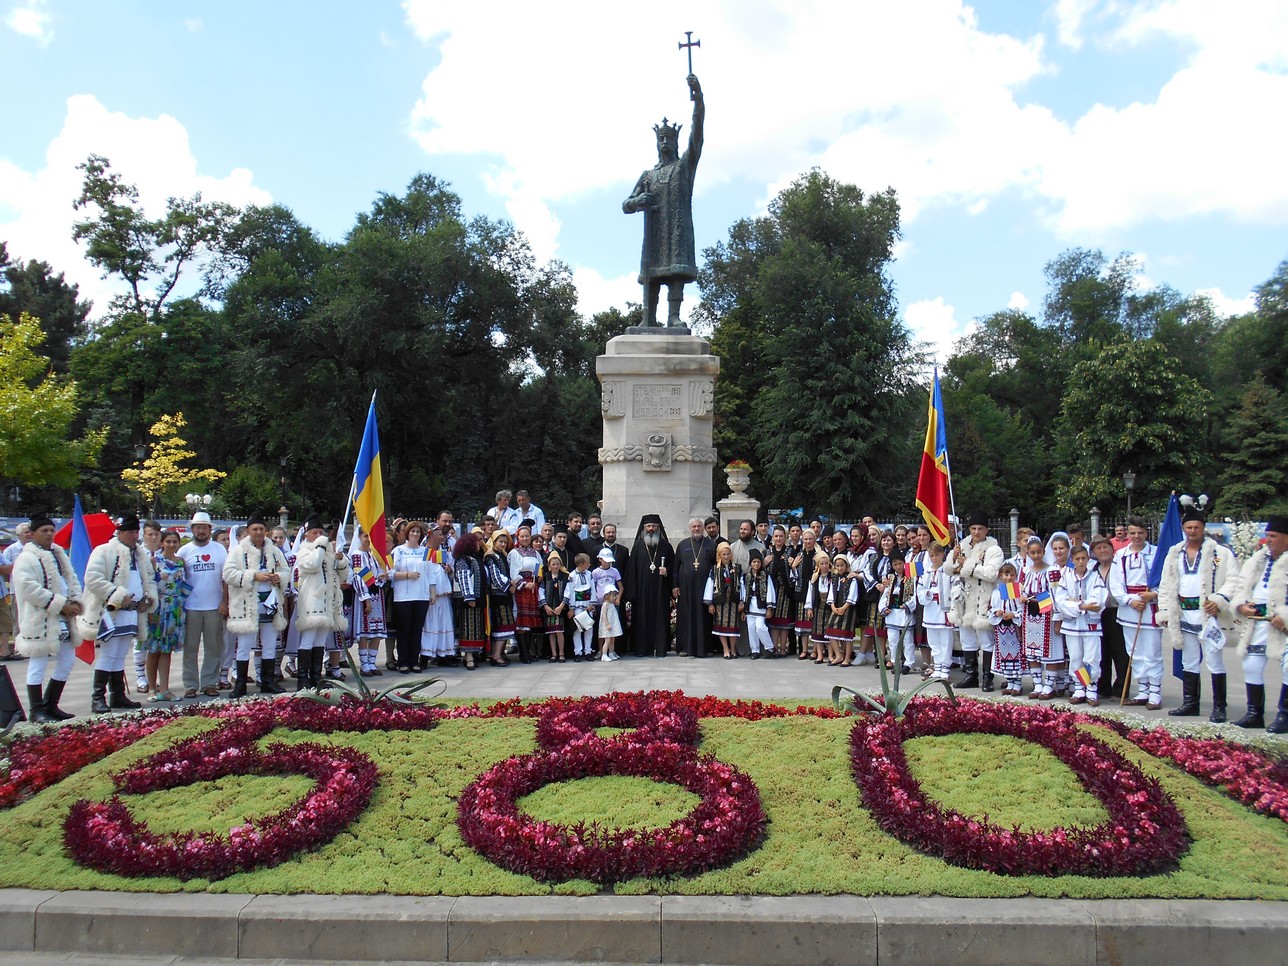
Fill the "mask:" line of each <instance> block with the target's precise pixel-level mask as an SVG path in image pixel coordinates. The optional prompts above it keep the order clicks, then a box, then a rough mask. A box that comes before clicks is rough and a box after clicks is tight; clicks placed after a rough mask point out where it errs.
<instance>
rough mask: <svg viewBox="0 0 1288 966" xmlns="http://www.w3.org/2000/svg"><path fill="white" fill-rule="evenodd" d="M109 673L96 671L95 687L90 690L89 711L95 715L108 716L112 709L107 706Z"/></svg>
mask: <svg viewBox="0 0 1288 966" xmlns="http://www.w3.org/2000/svg"><path fill="white" fill-rule="evenodd" d="M107 677H108V675H107V672H106V671H100V670H98V669H97V668H95V669H94V687H93V688H92V689H91V690H90V693H89V695H90V701H89V709H90V710H91V711H93V712H94V713H95V714H107V713H108V712H109V711H111V710H112V709H111V708H110V707H109V706H108V704H107Z"/></svg>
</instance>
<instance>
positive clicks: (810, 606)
mask: <svg viewBox="0 0 1288 966" xmlns="http://www.w3.org/2000/svg"><path fill="white" fill-rule="evenodd" d="M801 566H802V567H803V566H805V565H804V564H801ZM831 599H832V578H831V575H829V574H820V575H817V576H815V577H814V579H813V580H811V581H810V582H809V590H808V591H807V592H806V596H805V607H806V609H807V610H809V611H811V612H812V616H811V618H810V626H809V639H810V641H811V642H813V643H814V644H826V643H827V615H828V608H827V602H828V601H829V600H831Z"/></svg>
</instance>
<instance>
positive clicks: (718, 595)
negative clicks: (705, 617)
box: [702, 564, 742, 638]
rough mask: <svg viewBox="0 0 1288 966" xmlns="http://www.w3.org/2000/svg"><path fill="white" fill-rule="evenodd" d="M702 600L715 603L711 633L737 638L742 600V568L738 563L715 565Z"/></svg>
mask: <svg viewBox="0 0 1288 966" xmlns="http://www.w3.org/2000/svg"><path fill="white" fill-rule="evenodd" d="M702 600H703V602H704V603H707V604H713V605H715V609H716V612H715V614H714V616H712V618H711V633H712V634H714V635H715V636H716V637H733V638H736V637H737V636H738V622H739V620H740V618H741V615H740V614H739V613H738V605H739V604H740V603H741V602H742V568H740V567H739V566H738V565H737V564H734V565H732V566H723V565H722V566H717V567H713V568H712V570H711V576H710V577H708V578H707V586H706V589H705V590H704V591H703V593H702Z"/></svg>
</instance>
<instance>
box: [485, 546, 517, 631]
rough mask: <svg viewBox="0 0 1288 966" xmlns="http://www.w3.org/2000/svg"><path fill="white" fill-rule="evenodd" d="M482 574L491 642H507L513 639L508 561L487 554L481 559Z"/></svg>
mask: <svg viewBox="0 0 1288 966" xmlns="http://www.w3.org/2000/svg"><path fill="white" fill-rule="evenodd" d="M483 574H484V576H485V577H486V579H487V614H488V620H489V621H490V622H491V627H490V631H491V633H492V640H494V641H506V640H509V639H510V638H512V637H514V595H513V594H512V593H511V592H510V566H509V561H508V560H506V559H505V558H504V557H502V556H500V555H499V554H495V553H489V554H488V555H487V556H486V557H484V558H483Z"/></svg>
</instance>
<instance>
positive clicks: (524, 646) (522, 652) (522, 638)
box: [514, 631, 532, 664]
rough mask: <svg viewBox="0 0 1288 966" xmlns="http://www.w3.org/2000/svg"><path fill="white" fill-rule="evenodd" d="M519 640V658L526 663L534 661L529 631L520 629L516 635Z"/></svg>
mask: <svg viewBox="0 0 1288 966" xmlns="http://www.w3.org/2000/svg"><path fill="white" fill-rule="evenodd" d="M514 636H515V637H517V638H518V640H519V660H520V661H522V662H523V663H524V664H531V663H532V654H531V653H530V652H529V650H528V641H529V640H530V638H529V636H528V632H527V631H520V632H519V633H518V634H516V635H514Z"/></svg>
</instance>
